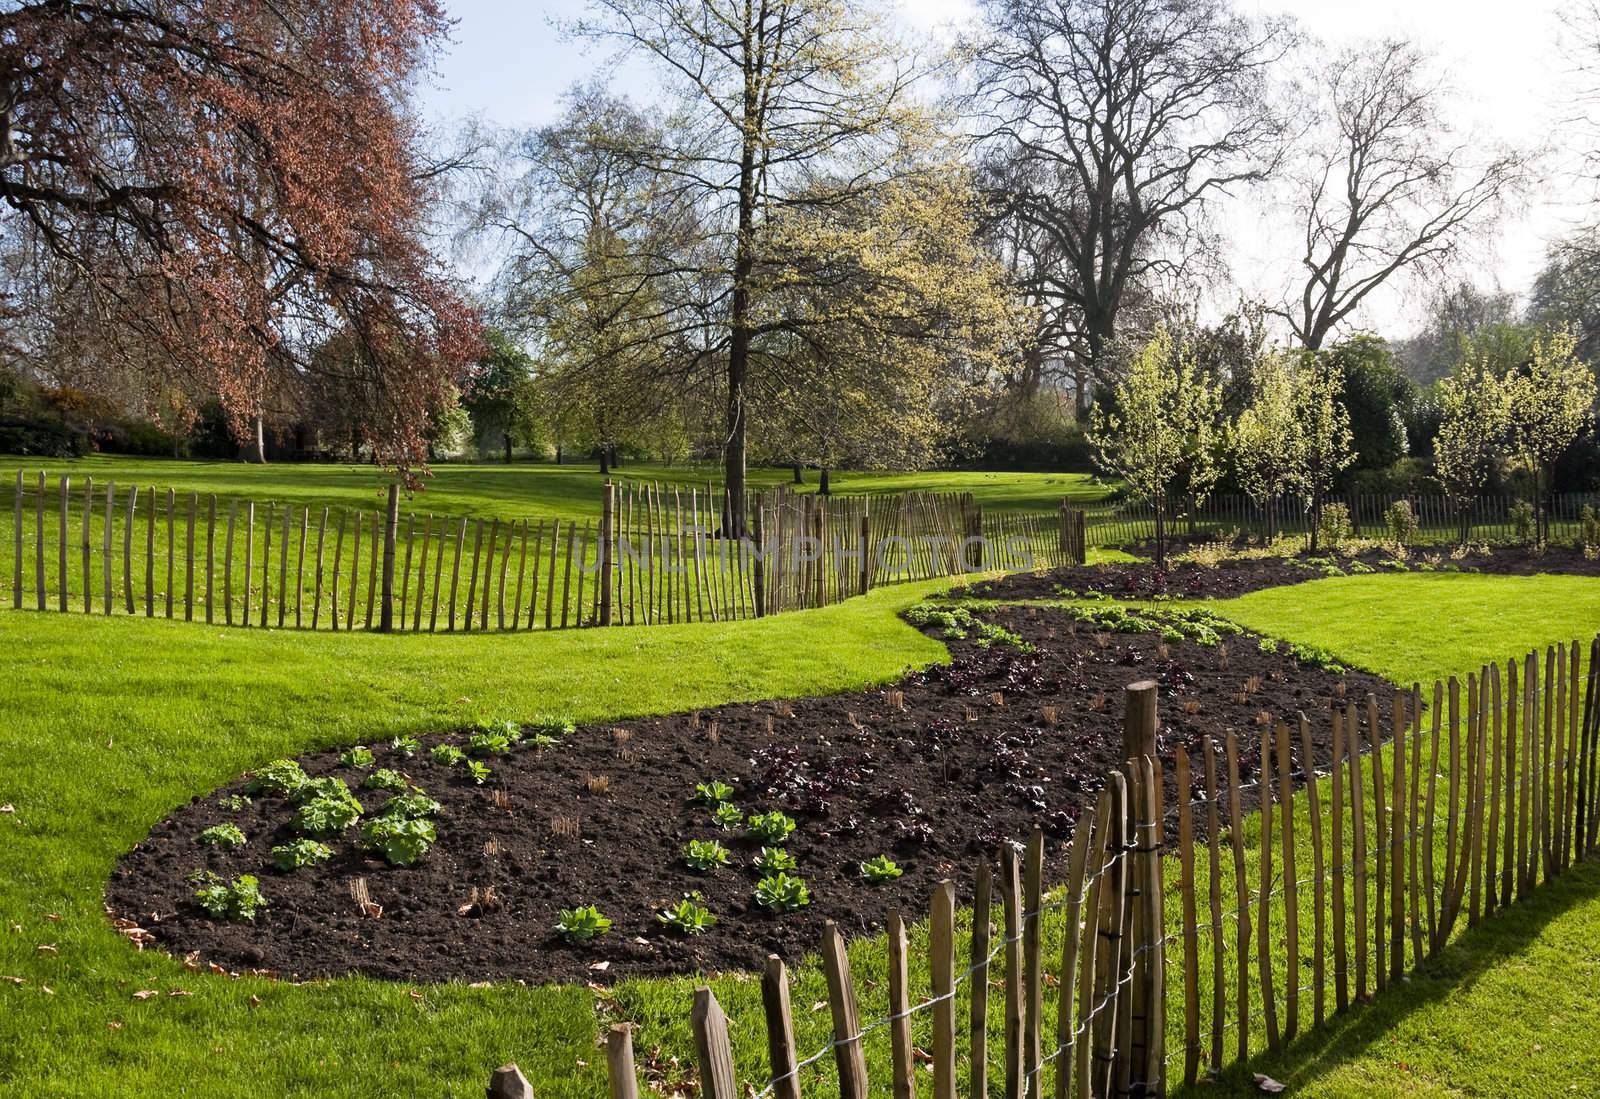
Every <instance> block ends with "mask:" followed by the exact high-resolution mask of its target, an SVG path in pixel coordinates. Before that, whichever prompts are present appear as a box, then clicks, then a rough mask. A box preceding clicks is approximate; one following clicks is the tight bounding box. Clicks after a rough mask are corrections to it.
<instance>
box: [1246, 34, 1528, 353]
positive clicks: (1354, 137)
mask: <svg viewBox="0 0 1600 1099" xmlns="http://www.w3.org/2000/svg"><path fill="white" fill-rule="evenodd" d="M1317 86H1318V97H1319V100H1320V102H1319V104H1318V110H1319V111H1320V112H1321V114H1322V118H1321V121H1320V125H1316V126H1313V127H1312V128H1311V129H1309V130H1308V131H1307V134H1306V136H1305V139H1304V140H1305V145H1306V148H1307V153H1306V155H1305V158H1304V163H1303V166H1302V169H1301V171H1300V172H1299V173H1298V179H1297V180H1296V181H1295V187H1296V189H1297V190H1298V192H1299V198H1298V200H1297V202H1298V207H1299V209H1298V217H1299V219H1300V222H1301V232H1302V235H1303V240H1304V246H1303V250H1302V253H1301V256H1300V266H1301V268H1302V269H1303V272H1304V278H1303V281H1302V282H1301V284H1300V288H1299V291H1298V293H1297V294H1296V295H1295V297H1294V299H1293V300H1292V301H1288V302H1285V304H1284V305H1282V306H1281V307H1279V308H1278V309H1277V310H1276V312H1277V313H1278V315H1280V316H1282V317H1283V318H1284V319H1285V320H1287V321H1288V323H1289V326H1290V328H1291V329H1293V331H1294V334H1295V337H1296V338H1297V339H1298V340H1299V341H1300V343H1301V344H1302V345H1303V346H1305V347H1307V348H1310V349H1312V350H1316V349H1319V348H1321V347H1322V345H1323V343H1324V341H1326V339H1327V338H1328V335H1329V334H1330V333H1331V332H1333V331H1334V329H1336V328H1337V327H1338V326H1340V325H1341V324H1343V323H1344V322H1345V321H1346V320H1347V319H1348V318H1349V317H1350V315H1351V314H1352V313H1353V312H1354V311H1355V310H1356V308H1357V307H1358V306H1360V305H1361V303H1362V302H1363V301H1365V300H1366V299H1367V297H1368V296H1369V295H1370V294H1371V293H1372V292H1373V291H1374V290H1376V289H1377V288H1378V287H1380V286H1382V285H1383V284H1384V283H1386V282H1388V281H1389V280H1390V279H1391V278H1393V277H1395V276H1396V275H1398V274H1400V273H1402V272H1409V271H1418V270H1428V269H1432V270H1438V269H1440V268H1442V267H1443V266H1444V265H1446V264H1447V263H1448V262H1449V261H1450V260H1452V259H1453V258H1454V257H1455V256H1457V255H1458V254H1459V252H1460V249H1461V247H1462V245H1463V244H1464V242H1465V241H1466V240H1467V239H1468V237H1470V235H1471V234H1472V233H1474V232H1475V231H1477V230H1478V229H1480V228H1481V227H1483V226H1484V225H1485V224H1486V223H1487V222H1488V221H1490V220H1491V219H1492V218H1493V217H1494V215H1495V214H1496V212H1497V211H1498V210H1499V209H1500V208H1501V206H1502V204H1503V203H1504V201H1505V200H1506V199H1507V197H1508V196H1509V195H1510V194H1512V193H1513V192H1514V191H1515V190H1516V189H1517V188H1518V187H1520V185H1521V182H1522V177H1523V173H1524V167H1525V165H1524V159H1523V157H1522V156H1521V155H1520V154H1518V153H1515V152H1509V151H1498V152H1495V153H1494V154H1493V155H1491V156H1488V157H1487V158H1483V157H1479V156H1478V155H1477V154H1476V149H1477V148H1478V147H1479V146H1480V145H1481V144H1482V142H1481V141H1479V140H1477V139H1473V138H1470V137H1469V138H1464V139H1461V140H1454V139H1453V138H1452V136H1451V133H1450V129H1449V127H1448V125H1447V124H1446V122H1445V120H1444V116H1443V111H1442V108H1443V101H1444V98H1445V92H1444V90H1443V89H1442V87H1441V86H1440V85H1439V84H1438V83H1437V82H1436V81H1435V80H1434V78H1433V77H1432V76H1431V75H1430V73H1429V59H1428V58H1427V57H1426V55H1424V54H1423V53H1422V51H1421V50H1420V49H1418V48H1417V47H1416V46H1415V45H1413V44H1411V43H1409V42H1405V41H1400V40H1395V39H1388V40H1383V41H1376V42H1369V43H1364V44H1361V45H1359V46H1353V47H1350V48H1348V49H1345V50H1341V51H1339V52H1338V53H1336V54H1334V55H1333V56H1332V58H1331V59H1330V60H1329V62H1328V63H1327V65H1326V66H1325V68H1324V69H1323V70H1322V71H1321V72H1319V73H1318V74H1317Z"/></svg>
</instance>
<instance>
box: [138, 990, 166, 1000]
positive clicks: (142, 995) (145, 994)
mask: <svg viewBox="0 0 1600 1099" xmlns="http://www.w3.org/2000/svg"><path fill="white" fill-rule="evenodd" d="M159 995H161V993H159V992H157V991H156V990H155V989H153V988H141V989H140V990H139V991H138V992H135V993H134V994H133V998H134V999H135V1000H148V999H150V997H152V996H159Z"/></svg>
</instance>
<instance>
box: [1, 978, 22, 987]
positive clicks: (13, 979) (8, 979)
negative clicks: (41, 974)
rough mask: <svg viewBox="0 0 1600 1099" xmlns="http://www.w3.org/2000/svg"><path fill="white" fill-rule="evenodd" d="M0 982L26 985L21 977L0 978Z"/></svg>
mask: <svg viewBox="0 0 1600 1099" xmlns="http://www.w3.org/2000/svg"><path fill="white" fill-rule="evenodd" d="M0 981H10V982H11V983H12V984H14V985H24V984H27V983H28V982H27V981H25V980H23V979H22V978H21V977H0Z"/></svg>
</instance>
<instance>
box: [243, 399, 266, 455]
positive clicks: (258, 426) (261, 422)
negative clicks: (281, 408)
mask: <svg viewBox="0 0 1600 1099" xmlns="http://www.w3.org/2000/svg"><path fill="white" fill-rule="evenodd" d="M244 460H245V461H247V462H250V463H252V464H254V465H266V464H267V425H266V420H265V418H264V417H263V416H262V415H261V414H260V413H259V412H258V413H256V415H255V418H254V419H252V420H251V421H250V441H249V442H248V443H246V444H245V447H244Z"/></svg>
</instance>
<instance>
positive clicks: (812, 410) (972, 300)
mask: <svg viewBox="0 0 1600 1099" xmlns="http://www.w3.org/2000/svg"><path fill="white" fill-rule="evenodd" d="M976 207H977V196H976V194H975V193H974V191H973V188H972V186H971V183H970V180H969V179H968V177H967V174H966V173H965V171H963V170H962V169H961V168H960V167H959V166H957V165H954V164H948V165H944V166H940V167H936V168H935V167H930V170H927V171H925V172H921V173H918V174H916V175H908V176H906V177H904V178H901V179H898V180H895V181H893V182H890V183H887V184H885V185H884V186H882V187H879V188H876V189H874V190H872V191H871V192H869V193H866V194H863V195H859V196H856V197H855V198H854V199H851V200H848V201H844V202H840V203H837V204H834V205H831V206H828V207H813V208H811V209H795V210H789V211H785V212H784V213H782V214H780V215H778V216H776V217H775V218H774V219H773V222H772V232H771V235H770V245H769V247H770V254H771V255H773V256H775V257H776V258H777V259H778V261H779V263H780V265H781V267H782V268H783V269H785V270H788V271H791V272H793V276H792V277H791V278H789V279H786V280H784V281H783V282H780V283H778V284H776V285H774V286H773V287H772V288H771V289H770V294H769V303H770V304H769V308H772V309H774V310H777V311H779V312H781V313H782V314H783V315H784V316H786V317H788V318H789V319H790V321H791V324H792V326H793V330H792V332H791V333H790V335H789V338H788V345H787V346H784V345H782V344H780V343H778V341H776V340H769V341H767V344H766V345H765V346H764V347H763V351H762V353H763V357H764V359H765V360H766V361H767V363H768V366H767V369H766V370H765V371H764V372H763V375H762V376H761V377H760V378H758V379H757V382H756V384H757V386H758V388H757V389H756V392H758V393H759V394H760V395H761V397H762V404H763V405H764V406H765V407H766V408H767V409H770V410H772V412H773V413H774V414H775V415H776V417H777V421H776V422H775V423H773V424H772V425H771V430H770V434H772V435H774V436H776V437H778V438H781V439H783V440H785V442H784V443H783V444H782V445H783V446H784V447H785V448H786V449H787V450H788V451H789V457H790V459H791V460H792V461H802V462H811V463H814V464H816V465H818V466H819V467H821V470H822V475H823V480H822V486H823V489H824V491H826V486H827V483H828V480H827V478H828V471H829V470H830V469H831V468H834V467H836V466H837V465H839V464H840V463H841V462H842V461H844V460H849V461H851V462H852V463H854V464H859V465H867V466H875V467H879V468H882V467H887V466H894V467H899V468H921V467H924V466H926V465H928V464H930V463H931V462H932V461H933V460H934V459H935V458H937V457H938V456H939V455H940V454H941V453H942V452H943V450H944V448H945V446H946V444H947V443H949V442H950V441H951V440H952V439H953V438H954V436H955V434H956V432H957V431H958V430H959V427H960V425H961V424H962V423H963V422H965V421H966V420H967V419H968V417H969V415H970V412H971V406H972V404H973V398H974V397H975V395H976V391H977V389H978V387H979V386H980V385H982V384H983V383H985V382H986V381H987V380H988V378H990V377H991V376H992V375H993V374H994V373H995V372H996V371H997V370H998V369H999V368H1001V367H1002V365H1003V364H1005V363H1007V362H1009V361H1012V360H1013V359H1014V357H1015V354H1016V349H1017V345H1018V340H1019V337H1020V335H1021V333H1022V330H1023V329H1024V328H1025V327H1026V325H1027V322H1028V317H1027V316H1026V315H1025V312H1024V310H1022V309H1021V308H1020V307H1019V303H1017V302H1016V300H1015V299H1014V298H1013V297H1012V295H1011V293H1010V290H1009V288H1008V286H1007V284H1006V278H1005V273H1004V271H1003V270H1002V269H1001V267H1000V265H999V264H998V263H997V262H995V261H994V259H993V258H992V257H990V256H989V255H988V254H987V253H986V251H985V250H984V248H983V245H982V243H981V242H980V241H979V239H978V235H977V220H976Z"/></svg>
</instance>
